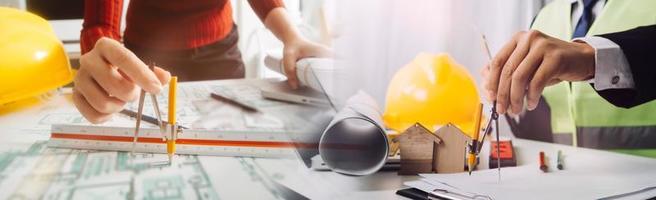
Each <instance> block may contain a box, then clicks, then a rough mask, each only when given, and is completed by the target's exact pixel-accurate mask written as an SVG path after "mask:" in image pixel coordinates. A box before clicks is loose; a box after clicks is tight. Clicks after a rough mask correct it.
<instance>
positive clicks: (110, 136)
mask: <svg viewBox="0 0 656 200" xmlns="http://www.w3.org/2000/svg"><path fill="white" fill-rule="evenodd" d="M133 135H134V127H109V126H89V125H67V124H53V125H52V128H51V136H50V140H49V141H48V146H49V147H57V148H74V149H91V150H107V151H131V150H132V140H133ZM291 135H293V134H286V133H283V132H276V131H224V130H192V129H185V130H184V131H183V133H182V134H180V135H179V138H178V139H177V141H176V143H177V145H176V146H177V152H176V153H177V154H190V155H211V156H239V157H258V158H272V157H273V158H280V157H294V156H295V155H296V150H295V148H296V147H307V146H308V145H309V146H312V145H316V144H301V143H295V142H293V141H294V140H292V138H291V137H290V136H291ZM135 151H136V152H147V153H166V144H165V142H164V140H162V135H161V134H160V133H159V129H157V128H141V130H140V133H139V139H138V141H137V145H136V147H135Z"/></svg>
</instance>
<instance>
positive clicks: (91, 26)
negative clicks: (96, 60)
mask: <svg viewBox="0 0 656 200" xmlns="http://www.w3.org/2000/svg"><path fill="white" fill-rule="evenodd" d="M122 12H123V0H85V2H84V23H82V32H81V34H80V48H81V50H82V54H84V53H86V52H89V51H91V49H93V46H94V45H95V44H96V41H98V39H100V38H102V37H108V38H112V39H115V40H118V41H120V40H121V34H120V27H121V14H122Z"/></svg>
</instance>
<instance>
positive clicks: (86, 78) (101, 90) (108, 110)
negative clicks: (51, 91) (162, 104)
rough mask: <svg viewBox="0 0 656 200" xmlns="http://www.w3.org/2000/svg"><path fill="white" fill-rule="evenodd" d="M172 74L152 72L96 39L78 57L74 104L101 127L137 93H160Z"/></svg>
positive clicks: (109, 41)
mask: <svg viewBox="0 0 656 200" xmlns="http://www.w3.org/2000/svg"><path fill="white" fill-rule="evenodd" d="M170 77H171V74H170V73H169V72H167V71H165V70H163V69H161V68H159V67H155V69H154V71H151V70H150V69H149V68H148V66H147V65H146V64H145V63H143V62H142V61H141V60H139V58H137V56H136V55H134V53H132V52H131V51H130V50H128V49H126V48H125V47H123V45H122V44H121V43H119V42H118V41H116V40H113V39H109V38H101V39H99V40H98V41H97V42H96V44H95V46H94V47H93V49H92V50H91V51H89V52H87V53H85V54H84V55H82V56H81V57H80V69H79V70H78V72H77V75H76V76H75V80H74V81H75V86H74V88H73V103H74V104H75V107H77V109H78V110H79V111H80V113H82V115H83V116H84V117H85V118H86V119H87V120H89V121H90V122H92V123H101V122H104V121H107V120H109V119H110V118H111V116H112V114H113V113H116V112H119V111H121V109H123V106H125V104H126V102H130V101H133V100H135V99H137V98H138V97H139V91H140V90H141V88H143V89H144V90H145V91H147V92H149V93H153V94H157V93H159V91H160V90H161V89H162V85H164V84H165V83H167V82H168V80H169V78H170Z"/></svg>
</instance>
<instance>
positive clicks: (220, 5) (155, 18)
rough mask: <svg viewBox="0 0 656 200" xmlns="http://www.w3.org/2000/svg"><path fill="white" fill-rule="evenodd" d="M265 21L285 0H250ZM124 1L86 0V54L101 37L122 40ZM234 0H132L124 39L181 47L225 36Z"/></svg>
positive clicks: (160, 46)
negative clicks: (121, 28) (231, 2)
mask: <svg viewBox="0 0 656 200" xmlns="http://www.w3.org/2000/svg"><path fill="white" fill-rule="evenodd" d="M248 2H249V3H250V5H251V7H252V8H253V10H254V11H255V13H256V14H257V15H258V16H259V17H260V19H261V20H264V19H265V18H266V16H267V14H268V13H269V12H270V11H271V10H273V9H274V8H277V7H281V6H283V3H282V0H249V1H248ZM122 10H123V0H86V1H85V5H84V24H83V28H82V33H81V36H80V45H81V48H82V53H86V52H88V51H90V50H91V49H92V48H93V46H94V44H95V43H96V41H97V40H98V39H100V38H101V37H110V38H113V39H116V40H119V41H121V34H120V33H119V32H120V30H119V29H120V27H121V26H120V23H121V13H122ZM232 24H233V20H232V8H231V5H230V0H189V1H183V0H165V1H162V0H131V1H130V5H129V6H128V12H127V16H126V28H125V33H124V38H123V40H124V41H125V42H128V43H130V44H132V45H136V46H140V47H144V48H150V49H159V50H180V49H190V48H194V47H199V46H203V45H206V44H210V43H213V42H216V41H219V40H221V39H223V38H224V37H225V36H226V35H228V33H230V31H231V30H232Z"/></svg>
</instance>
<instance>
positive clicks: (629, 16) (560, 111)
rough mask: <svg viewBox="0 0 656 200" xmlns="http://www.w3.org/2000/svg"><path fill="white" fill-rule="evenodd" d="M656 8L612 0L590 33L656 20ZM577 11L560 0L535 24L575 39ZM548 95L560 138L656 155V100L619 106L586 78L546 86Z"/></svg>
mask: <svg viewBox="0 0 656 200" xmlns="http://www.w3.org/2000/svg"><path fill="white" fill-rule="evenodd" d="M655 8H656V0H608V1H607V2H606V5H605V6H604V8H603V11H602V12H601V13H598V14H597V17H596V19H595V21H594V23H593V24H592V26H591V27H590V30H589V31H588V35H589V36H591V35H599V34H605V33H613V32H621V31H625V30H629V29H633V28H636V27H639V26H645V25H653V24H656V10H655ZM571 11H572V3H571V2H570V1H567V0H555V1H554V2H552V3H550V4H548V5H547V6H546V7H544V8H543V9H542V10H541V11H540V13H539V14H538V16H537V17H536V18H535V21H534V22H533V25H532V27H531V28H532V29H535V30H539V31H541V32H543V33H546V34H548V35H550V36H552V37H556V38H559V39H562V40H566V41H568V40H571V39H572V35H573V30H572V29H573V28H572V27H573V26H572V20H571V13H572V12H571ZM654 67H656V66H654ZM543 95H544V97H545V99H546V101H547V104H548V105H549V108H550V111H551V128H552V132H553V133H554V139H556V138H557V137H563V136H566V137H571V138H572V140H571V141H572V144H573V145H575V146H581V147H590V148H597V149H609V150H617V151H620V152H625V153H631V154H637V155H643V156H649V157H656V101H652V102H649V103H645V104H642V105H640V106H636V107H634V108H631V109H624V108H620V107H616V106H614V105H612V104H610V103H608V102H607V101H606V100H605V99H603V98H602V97H601V96H599V95H598V94H597V92H595V90H594V88H593V87H592V86H591V85H590V84H589V83H586V82H562V83H559V84H557V85H553V86H550V87H547V88H545V90H544V92H543Z"/></svg>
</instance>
